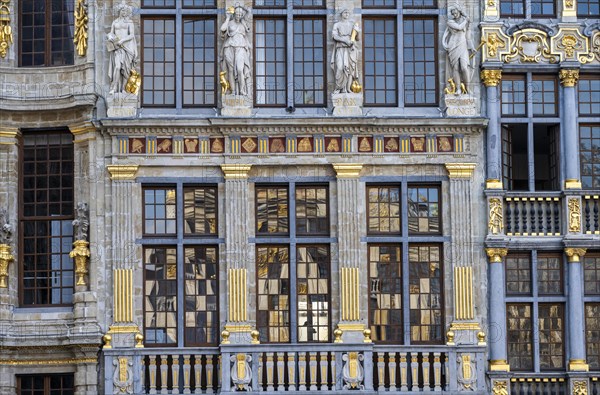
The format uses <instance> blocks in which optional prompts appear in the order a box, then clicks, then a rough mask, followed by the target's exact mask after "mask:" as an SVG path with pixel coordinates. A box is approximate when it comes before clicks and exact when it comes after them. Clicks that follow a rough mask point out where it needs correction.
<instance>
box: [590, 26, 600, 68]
mask: <svg viewBox="0 0 600 395" xmlns="http://www.w3.org/2000/svg"><path fill="white" fill-rule="evenodd" d="M591 41H592V44H591V47H592V50H591V51H590V55H591V56H592V57H596V60H597V61H598V62H600V31H597V32H595V33H594V35H593V36H592V40H591Z"/></svg>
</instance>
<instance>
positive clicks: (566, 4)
mask: <svg viewBox="0 0 600 395" xmlns="http://www.w3.org/2000/svg"><path fill="white" fill-rule="evenodd" d="M562 16H563V17H577V9H576V8H575V1H574V0H563V9H562Z"/></svg>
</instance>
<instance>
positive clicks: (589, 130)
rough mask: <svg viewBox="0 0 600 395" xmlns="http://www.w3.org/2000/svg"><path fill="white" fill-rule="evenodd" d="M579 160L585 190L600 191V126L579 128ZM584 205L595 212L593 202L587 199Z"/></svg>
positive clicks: (581, 126)
mask: <svg viewBox="0 0 600 395" xmlns="http://www.w3.org/2000/svg"><path fill="white" fill-rule="evenodd" d="M579 160H580V166H581V184H582V186H583V188H585V189H600V125H580V126H579ZM584 205H589V207H588V208H587V209H588V210H590V211H589V212H590V213H591V212H593V210H594V208H593V201H592V200H590V199H586V200H585V203H584ZM584 209H585V207H584ZM584 226H585V224H584ZM596 229H598V227H597V225H596Z"/></svg>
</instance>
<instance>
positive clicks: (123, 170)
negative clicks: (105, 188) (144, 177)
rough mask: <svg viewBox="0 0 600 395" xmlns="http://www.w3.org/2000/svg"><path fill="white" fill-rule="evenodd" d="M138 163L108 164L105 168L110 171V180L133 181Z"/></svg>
mask: <svg viewBox="0 0 600 395" xmlns="http://www.w3.org/2000/svg"><path fill="white" fill-rule="evenodd" d="M138 168H139V165H108V166H106V169H107V170H108V172H109V173H110V179H111V180H119V181H133V180H134V179H135V175H136V174H137V171H138Z"/></svg>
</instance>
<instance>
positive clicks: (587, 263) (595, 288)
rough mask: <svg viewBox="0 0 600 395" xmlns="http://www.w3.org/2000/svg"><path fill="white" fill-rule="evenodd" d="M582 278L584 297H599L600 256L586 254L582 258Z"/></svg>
mask: <svg viewBox="0 0 600 395" xmlns="http://www.w3.org/2000/svg"><path fill="white" fill-rule="evenodd" d="M583 278H584V290H585V294H586V295H600V255H599V254H598V253H591V252H590V253H588V254H586V255H585V256H584V258H583Z"/></svg>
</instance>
